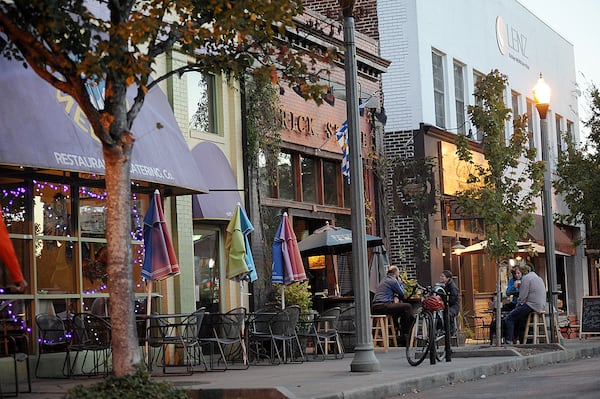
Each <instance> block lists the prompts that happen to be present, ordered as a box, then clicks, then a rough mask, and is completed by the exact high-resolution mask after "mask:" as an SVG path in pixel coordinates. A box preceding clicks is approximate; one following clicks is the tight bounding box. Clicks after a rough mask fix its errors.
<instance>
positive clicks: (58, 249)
mask: <svg viewBox="0 0 600 399" xmlns="http://www.w3.org/2000/svg"><path fill="white" fill-rule="evenodd" d="M76 252H77V243H76V242H75V241H62V240H41V239H37V240H34V253H35V262H36V271H37V289H38V293H41V294H47V293H55V294H66V293H75V292H76V283H75V278H76V276H77V273H76V267H75V266H76V263H77V262H76V260H77V253H76Z"/></svg>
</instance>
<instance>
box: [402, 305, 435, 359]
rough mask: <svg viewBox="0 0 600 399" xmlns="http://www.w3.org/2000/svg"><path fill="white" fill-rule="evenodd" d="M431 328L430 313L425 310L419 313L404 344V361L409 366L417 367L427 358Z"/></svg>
mask: <svg viewBox="0 0 600 399" xmlns="http://www.w3.org/2000/svg"><path fill="white" fill-rule="evenodd" d="M432 327H433V326H432V319H431V313H429V312H428V311H426V310H421V311H419V312H418V313H417V315H416V316H415V321H414V323H413V325H412V327H411V329H410V334H409V335H408V339H407V342H406V360H408V363H409V364H410V365H411V366H418V365H419V364H421V363H422V362H423V360H425V358H426V357H427V354H428V353H429V345H430V342H431V336H432V330H431V328H432Z"/></svg>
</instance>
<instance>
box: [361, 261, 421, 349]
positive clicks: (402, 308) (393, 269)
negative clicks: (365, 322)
mask: <svg viewBox="0 0 600 399" xmlns="http://www.w3.org/2000/svg"><path fill="white" fill-rule="evenodd" d="M405 295H406V290H405V289H404V283H403V282H402V280H401V279H400V270H399V269H398V267H397V266H390V267H388V271H387V275H386V276H385V277H384V278H383V280H381V282H380V283H379V285H378V286H377V290H376V291H375V296H374V297H373V308H372V309H371V312H372V313H373V314H387V315H392V316H393V318H392V319H393V322H394V327H395V328H396V332H397V333H398V334H399V336H400V342H402V339H403V338H404V337H405V336H407V335H408V334H409V332H410V327H411V326H412V323H413V320H414V317H413V314H412V306H411V305H410V304H409V303H404V302H402V301H401V300H402V299H404V296H405ZM398 318H400V323H398ZM399 345H402V344H401V343H399Z"/></svg>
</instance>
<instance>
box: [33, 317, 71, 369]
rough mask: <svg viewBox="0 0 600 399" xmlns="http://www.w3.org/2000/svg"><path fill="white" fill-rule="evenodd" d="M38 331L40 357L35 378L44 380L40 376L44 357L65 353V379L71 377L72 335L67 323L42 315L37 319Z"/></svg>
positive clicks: (36, 365) (63, 367)
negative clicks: (66, 325)
mask: <svg viewBox="0 0 600 399" xmlns="http://www.w3.org/2000/svg"><path fill="white" fill-rule="evenodd" d="M35 324H36V326H37V330H38V357H37V361H36V363H35V376H36V377H37V378H44V377H43V376H41V375H40V374H39V367H40V362H41V361H42V357H46V356H44V355H46V354H50V353H57V352H62V353H64V354H65V355H64V357H65V359H64V361H63V366H62V372H63V375H64V376H65V377H70V376H71V371H72V370H71V356H70V352H71V335H70V334H69V333H68V331H67V328H66V327H65V322H64V321H63V320H62V319H61V318H59V317H58V316H56V315H51V314H47V313H40V314H38V315H36V317H35Z"/></svg>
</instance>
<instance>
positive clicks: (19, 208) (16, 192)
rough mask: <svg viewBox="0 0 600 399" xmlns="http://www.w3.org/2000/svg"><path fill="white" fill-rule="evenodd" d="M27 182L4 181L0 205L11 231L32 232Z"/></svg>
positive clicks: (18, 232)
mask: <svg viewBox="0 0 600 399" xmlns="http://www.w3.org/2000/svg"><path fill="white" fill-rule="evenodd" d="M27 191H28V189H27V184H26V183H24V182H18V183H8V184H6V183H4V182H2V195H0V207H1V210H2V217H3V218H4V224H5V225H6V228H7V229H8V232H9V233H15V234H31V223H30V222H31V214H30V213H29V207H28V205H27V196H26V193H27Z"/></svg>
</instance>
